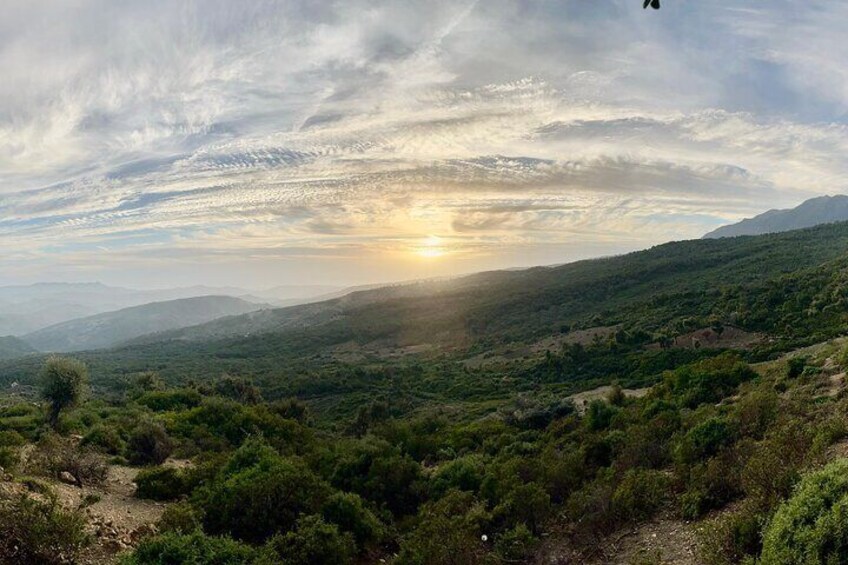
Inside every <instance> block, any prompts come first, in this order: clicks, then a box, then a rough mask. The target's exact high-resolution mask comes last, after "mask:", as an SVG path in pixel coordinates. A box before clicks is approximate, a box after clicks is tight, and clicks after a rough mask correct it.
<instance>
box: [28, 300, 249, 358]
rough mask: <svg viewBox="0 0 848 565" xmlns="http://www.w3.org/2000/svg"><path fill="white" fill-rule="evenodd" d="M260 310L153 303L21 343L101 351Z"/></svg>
mask: <svg viewBox="0 0 848 565" xmlns="http://www.w3.org/2000/svg"><path fill="white" fill-rule="evenodd" d="M260 308H262V305H258V304H254V303H252V302H247V301H245V300H242V299H239V298H233V297H231V296H201V297H197V298H184V299H180V300H169V301H165V302H153V303H150V304H144V305H141V306H134V307H131V308H124V309H121V310H117V311H115V312H107V313H103V314H97V315H95V316H88V317H85V318H79V319H76V320H70V321H67V322H63V323H60V324H56V325H53V326H50V327H48V328H44V329H42V330H38V331H36V332H33V333H30V334H27V335H26V336H24V338H23V339H24V341H26V343H28V344H30V345H32V346H33V347H35V348H37V349H38V350H40V351H51V352H68V351H81V350H86V349H102V348H106V347H112V346H115V345H118V344H120V343H122V342H125V341H127V340H130V339H133V338H136V337H138V336H140V335H144V334H151V333H155V332H161V331H165V330H172V329H175V328H181V327H184V326H191V325H194V324H201V323H203V322H208V321H210V320H214V319H216V318H221V317H225V316H233V315H236V314H244V313H246V312H252V311H254V310H258V309H260Z"/></svg>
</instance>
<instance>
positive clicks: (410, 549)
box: [397, 491, 489, 565]
mask: <svg viewBox="0 0 848 565" xmlns="http://www.w3.org/2000/svg"><path fill="white" fill-rule="evenodd" d="M488 522H489V516H488V514H487V513H486V512H485V509H484V507H483V505H482V504H480V503H478V502H476V501H475V500H474V497H473V496H472V495H471V494H469V493H465V492H459V491H451V492H449V493H448V494H447V495H445V497H444V498H442V499H441V500H439V501H436V502H429V503H427V504H425V505H424V506H422V508H421V511H420V512H419V513H418V527H417V528H416V529H415V530H414V531H413V532H412V533H411V534H410V535H409V536H408V537H407V538H406V539H404V540H403V542H402V543H401V551H400V555H399V556H398V559H397V563H398V564H399V565H453V564H456V563H463V564H464V565H476V564H478V563H483V562H484V560H485V555H486V551H485V547H484V546H483V544H482V543H481V541H480V537H481V535H483V533H485V531H486V525H487V524H488Z"/></svg>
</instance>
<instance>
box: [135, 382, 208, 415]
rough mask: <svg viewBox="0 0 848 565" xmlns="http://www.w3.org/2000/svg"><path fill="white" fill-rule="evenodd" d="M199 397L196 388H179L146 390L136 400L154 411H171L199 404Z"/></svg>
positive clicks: (186, 408)
mask: <svg viewBox="0 0 848 565" xmlns="http://www.w3.org/2000/svg"><path fill="white" fill-rule="evenodd" d="M201 399H202V397H201V396H200V393H199V392H197V391H196V390H192V389H189V388H179V389H172V390H154V391H150V392H146V393H144V394H142V395H141V396H139V397H138V399H137V400H136V402H138V403H139V404H141V405H142V406H146V407H148V408H150V409H151V410H153V411H154V412H171V411H177V410H188V409H189V408H194V407H195V406H200V401H201Z"/></svg>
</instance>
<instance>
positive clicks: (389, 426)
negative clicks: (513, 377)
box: [0, 345, 848, 564]
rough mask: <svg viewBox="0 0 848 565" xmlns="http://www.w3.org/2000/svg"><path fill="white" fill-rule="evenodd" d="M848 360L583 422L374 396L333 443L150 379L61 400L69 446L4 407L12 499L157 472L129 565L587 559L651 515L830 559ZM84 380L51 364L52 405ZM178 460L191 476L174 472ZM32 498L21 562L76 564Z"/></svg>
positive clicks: (58, 520)
mask: <svg viewBox="0 0 848 565" xmlns="http://www.w3.org/2000/svg"><path fill="white" fill-rule="evenodd" d="M840 347H841V346H836V345H831V346H828V347H825V348H823V349H822V348H820V349H819V350H816V351H815V352H814V353H810V354H809V355H808V356H801V355H797V356H795V357H792V358H789V359H786V360H781V361H777V362H771V363H766V364H761V365H757V366H754V367H752V366H751V365H749V364H748V363H746V362H745V361H744V360H742V359H741V358H740V357H739V356H738V355H735V354H732V353H724V354H719V355H715V356H713V357H711V358H708V359H703V360H699V361H695V362H693V363H689V364H684V365H682V366H680V367H678V368H676V369H674V370H668V371H666V372H664V373H663V375H662V379H661V382H659V383H658V384H657V385H655V386H654V387H652V388H651V390H650V391H649V392H648V393H647V394H646V395H645V396H643V397H641V398H638V399H637V398H628V397H627V396H626V395H624V394H623V392H622V391H621V389H619V388H616V387H613V388H612V389H611V391H610V393H609V394H608V395H607V397H606V398H605V399H601V400H595V401H593V402H591V403H590V404H589V405H588V406H587V407H586V410H585V414H583V415H581V414H580V413H578V411H577V410H576V409H575V406H574V405H573V404H572V403H571V402H570V401H569V400H567V399H565V398H564V397H561V396H556V395H527V394H524V395H519V396H517V397H514V398H513V399H512V400H510V401H506V402H504V403H502V404H501V405H500V407H499V408H498V409H496V410H494V411H491V412H490V413H489V414H487V415H486V416H483V417H479V418H473V419H470V420H469V421H461V422H457V421H453V420H452V419H451V418H450V417H449V414H447V413H444V412H442V411H439V410H435V409H434V410H428V411H425V412H422V413H417V414H414V415H403V416H401V417H395V416H393V410H392V406H391V404H390V403H384V402H374V403H372V404H370V405H368V406H367V407H365V408H363V409H362V410H361V411H360V412H359V413H358V414H357V415H356V416H355V417H354V418H352V419H350V420H347V421H340V422H337V427H336V428H337V429H336V431H333V432H331V431H328V430H326V429H320V428H316V427H315V426H314V425H313V423H312V420H311V416H310V411H309V409H308V407H307V406H306V405H305V404H303V403H302V402H300V401H298V400H295V399H288V400H278V401H272V402H265V401H264V400H263V399H262V396H261V394H260V392H259V391H258V390H257V389H256V388H254V387H253V386H252V385H251V384H250V383H249V382H246V381H244V380H240V379H234V378H225V379H219V380H217V381H215V382H213V383H211V384H209V385H206V386H185V387H176V388H175V387H168V386H167V385H165V384H164V382H163V381H161V379H159V378H158V376H157V375H155V374H151V373H147V374H141V375H137V376H136V377H135V378H134V379H133V382H132V386H130V387H129V388H128V389H127V390H126V391H125V395H124V397H123V398H122V399H121V400H118V401H114V402H109V403H107V402H104V401H102V400H98V399H93V400H89V401H87V402H85V403H83V404H80V405H78V406H77V407H76V408H72V407H71V405H68V407H67V408H66V409H63V410H61V411H60V412H59V417H57V418H56V419H55V423H56V430H55V431H53V430H52V428H51V426H50V425H49V424H50V423H51V421H53V415H54V413H55V412H54V408H51V407H52V406H53V404H52V403H50V404H47V405H46V407H44V408H42V407H41V406H39V405H34V404H33V403H20V404H8V405H6V406H5V407H4V408H2V409H0V427H1V428H2V429H3V430H4V431H3V432H2V434H0V445H2V448H0V456H2V465H3V466H4V467H5V468H6V470H7V471H13V472H14V474H15V476H16V477H17V478H16V479H10V480H12V481H13V482H15V481H17V482H18V483H22V482H23V483H31V482H33V481H36V480H35V479H31V478H29V477H32V476H33V475H35V476H44V477H46V478H50V477H57V476H58V475H59V474H60V473H62V472H68V473H70V474H72V475H73V476H74V478H75V479H76V480H78V481H79V482H80V483H82V484H95V483H96V482H97V481H98V480H101V479H102V473H103V471H102V470H103V468H104V467H105V465H106V464H107V463H112V464H115V463H130V464H133V465H141V466H144V470H143V471H142V472H141V473H140V474H139V476H138V477H137V479H136V482H137V485H138V489H137V496H139V497H144V498H150V499H154V500H159V501H166V502H167V503H168V508H167V510H166V511H165V513H164V515H163V516H162V519H161V521H160V522H159V524H158V532H159V533H158V534H157V535H154V536H152V537H147V538H145V539H144V540H143V541H141V543H140V545H139V546H138V547H137V548H136V549H135V550H134V551H132V552H131V553H126V554H124V555H123V556H122V557H121V559H122V562H123V563H127V564H153V563H257V564H260V563H262V564H264V563H317V564H321V563H327V564H330V563H356V562H376V561H377V560H379V559H386V560H388V561H391V562H395V563H422V564H423V563H428V564H431V563H432V564H439V563H445V564H447V563H470V564H473V563H490V562H492V563H497V562H524V561H531V560H533V559H535V558H537V557H541V556H542V555H544V554H545V552H546V551H551V549H552V544H554V545H555V546H556V550H557V551H558V552H559V553H558V554H560V555H562V554H563V552H566V554H567V555H569V556H571V558H579V557H580V556H583V557H584V558H588V557H590V556H591V554H592V552H593V551H596V549H597V548H598V547H599V546H603V543H604V540H605V539H606V538H607V536H610V535H611V534H614V533H615V532H617V531H620V530H622V529H623V528H626V527H630V526H632V525H633V524H638V523H642V522H644V521H646V520H649V519H651V518H652V517H653V516H656V515H658V514H663V515H665V516H676V517H678V518H679V519H685V520H697V521H698V523H699V524H701V525H702V526H701V528H700V544H699V552H700V556H701V558H702V559H703V560H704V561H705V562H709V563H736V562H739V561H741V560H744V559H751V560H753V559H757V558H761V559H762V562H763V563H798V562H808V563H826V562H832V560H833V559H837V561H838V560H839V559H841V558H843V557H844V556H845V555H846V552H848V540H846V539H845V538H844V536H842V534H841V532H842V529H841V525H840V524H841V522H840V521H839V520H840V516H842V512H843V510H842V505H843V504H844V500H846V499H848V482H846V480H845V471H846V465H848V462H846V460H839V459H838V458H836V457H835V456H834V455H833V450H834V449H835V448H834V447H833V446H834V445H836V446H837V448H838V447H839V446H840V445H841V444H840V443H839V442H841V441H842V440H843V438H845V437H846V436H848V417H847V416H846V414H848V411H846V409H848V397H846V395H845V394H844V392H843V389H842V388H841V387H839V388H838V389H833V388H832V379H831V378H830V377H831V376H832V375H833V374H834V372H835V371H838V370H840V365H839V363H843V362H844V361H843V359H848V355H845V354H844V353H843V352H842V351H841V349H840ZM57 369H62V370H61V371H59V370H57ZM74 371H78V372H80V373H84V368H83V367H81V366H80V365H79V364H76V363H71V362H67V361H59V360H54V361H52V362H51V364H49V365H48V366H47V368H46V369H45V372H44V376H45V378H46V379H47V380H46V382H45V383H44V391H45V394H46V395H47V398H48V400H51V402H52V396H51V395H52V394H55V383H56V381H57V380H59V381H61V382H68V380H69V379H68V373H69V372H74ZM70 381H72V382H74V383H76V384H74V385H73V387H76V386H77V384H78V383H81V382H83V381H82V380H81V379H70ZM73 387H72V388H73ZM75 392H76V391H75ZM66 393H67V391H64V392H63V394H65V396H67V394H66ZM72 396H73V394H72ZM75 438H76V439H75ZM28 444H32V445H35V446H36V447H35V449H34V451H32V452H31V453H30V454H29V456H28V462H27V463H26V464H25V466H22V464H21V463H19V461H20V454H21V450H22V446H25V445H28ZM172 457H178V458H180V459H190V460H191V462H192V463H191V464H190V465H188V466H183V467H175V466H163V465H162V464H163V463H165V462H166V460H168V459H169V458H172ZM830 460H833V461H834V462H833V463H831V464H830V465H827V466H826V464H827V463H828V462H829V461H830ZM819 468H821V469H822V470H821V471H815V470H816V469H819ZM805 476H806V478H804V479H803V481H801V479H802V477H805ZM799 481H801V483H800V485H801V486H800V487H799V488H798V489H797V490H795V487H796V485H797V484H799ZM36 482H37V481H36ZM39 490H40V494H33V493H32V492H30V493H29V494H28V495H21V496H19V497H7V498H6V499H5V500H4V502H3V504H2V505H0V513H2V512H5V513H7V515H12V514H14V515H15V516H24V517H25V519H24V520H23V521H22V520H17V519H16V520H3V519H0V538H2V539H3V540H4V543H5V545H2V546H0V553H2V554H3V555H2V557H3V559H5V560H6V561H9V560H10V559H12V558H21V556H36V557H31V558H30V557H28V559H34V560H35V561H33V562H46V563H47V562H63V560H66V559H72V557H73V555H76V554H78V553H79V551H80V550H81V549H83V548H84V547H85V545H86V541H87V538H86V534H85V532H84V529H83V524H84V520H83V517H82V515H81V514H80V513H79V512H78V511H77V510H75V509H67V508H61V507H59V506H57V504H56V502H55V500H54V499H53V498H52V497H51V495H50V489H49V486H47V487H45V486H44V485H42V486H41V487H39ZM793 493H794V494H793ZM807 531H809V533H805V532H807ZM88 541H90V540H88ZM50 556H54V557H50ZM55 556H61V558H60V557H55Z"/></svg>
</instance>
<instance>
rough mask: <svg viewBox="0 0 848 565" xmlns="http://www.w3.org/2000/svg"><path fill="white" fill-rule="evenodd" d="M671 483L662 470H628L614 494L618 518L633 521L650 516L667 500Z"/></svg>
mask: <svg viewBox="0 0 848 565" xmlns="http://www.w3.org/2000/svg"><path fill="white" fill-rule="evenodd" d="M670 483H671V480H670V478H669V477H668V476H666V475H665V474H663V473H661V472H660V471H649V470H645V469H631V470H629V471H627V473H625V474H624V477H623V478H622V479H621V482H619V483H618V486H617V487H616V489H615V492H613V495H612V508H613V512H614V513H615V515H616V519H618V520H621V521H622V522H631V521H638V520H644V519H647V518H650V517H651V516H653V515H654V514H655V513H656V512H657V510H659V509H660V508H661V507H662V506H663V504H664V503H665V502H666V501H667V499H668V492H669V488H670V486H671V484H670Z"/></svg>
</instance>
